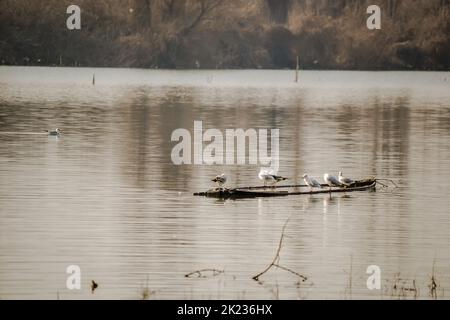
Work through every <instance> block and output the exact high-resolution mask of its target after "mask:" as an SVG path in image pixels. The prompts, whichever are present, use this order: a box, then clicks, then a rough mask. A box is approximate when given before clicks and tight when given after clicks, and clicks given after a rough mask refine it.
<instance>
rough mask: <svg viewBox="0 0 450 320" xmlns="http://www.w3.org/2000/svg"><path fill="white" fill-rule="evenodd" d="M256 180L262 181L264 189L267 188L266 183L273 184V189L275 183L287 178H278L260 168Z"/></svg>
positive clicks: (269, 171)
mask: <svg viewBox="0 0 450 320" xmlns="http://www.w3.org/2000/svg"><path fill="white" fill-rule="evenodd" d="M258 178H259V179H260V180H263V181H264V187H266V186H267V182H271V183H272V184H273V187H275V184H276V183H277V182H280V181H283V180H287V178H285V177H282V176H278V175H276V174H274V173H273V172H272V171H271V170H268V169H264V168H261V169H260V171H259V174H258Z"/></svg>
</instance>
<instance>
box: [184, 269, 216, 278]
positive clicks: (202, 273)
mask: <svg viewBox="0 0 450 320" xmlns="http://www.w3.org/2000/svg"><path fill="white" fill-rule="evenodd" d="M208 272H210V273H212V276H213V277H215V276H217V275H219V274H221V273H224V272H225V270H218V269H212V268H209V269H200V270H195V271H192V272H189V273H187V274H185V275H184V276H185V277H186V278H192V277H194V276H197V278H206V277H207V276H206V275H205V273H208Z"/></svg>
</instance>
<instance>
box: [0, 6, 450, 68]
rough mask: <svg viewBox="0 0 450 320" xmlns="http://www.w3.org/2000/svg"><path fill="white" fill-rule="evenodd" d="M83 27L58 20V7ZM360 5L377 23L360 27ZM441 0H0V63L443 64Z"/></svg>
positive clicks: (445, 9)
mask: <svg viewBox="0 0 450 320" xmlns="http://www.w3.org/2000/svg"><path fill="white" fill-rule="evenodd" d="M73 3H76V4H78V5H79V6H80V7H81V9H82V29H81V30H79V31H69V30H67V28H66V26H65V25H66V18H67V16H68V15H67V14H66V8H67V6H68V5H70V4H73ZM369 4H378V5H379V6H380V7H381V8H382V29H381V30H368V29H367V28H366V19H367V17H368V15H367V13H366V9H367V6H368V5H369ZM449 12H450V4H449V1H448V0H376V1H370V3H369V1H365V0H248V1H245V0H114V1H113V0H78V1H66V0H42V1H35V0H0V34H1V37H0V62H2V63H3V64H33V65H37V64H42V65H59V64H62V65H82V66H121V67H146V68H151V67H159V68H197V67H200V68H286V67H289V68H291V67H293V66H294V65H295V57H296V56H297V55H298V56H299V57H300V65H301V67H302V68H308V69H309V68H311V69H369V70H370V69H374V70H375V69H418V70H431V69H433V70H449V69H450V19H449V18H450V15H449Z"/></svg>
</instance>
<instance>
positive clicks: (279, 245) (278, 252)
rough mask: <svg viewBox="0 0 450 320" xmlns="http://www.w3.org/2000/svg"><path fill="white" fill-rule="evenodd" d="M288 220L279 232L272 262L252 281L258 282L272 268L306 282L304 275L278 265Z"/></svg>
mask: <svg viewBox="0 0 450 320" xmlns="http://www.w3.org/2000/svg"><path fill="white" fill-rule="evenodd" d="M289 220H290V217H289V218H287V220H286V222H285V223H284V225H283V228H282V230H281V236H280V241H279V242H278V248H277V251H276V252H275V256H274V257H273V260H272V262H271V263H270V264H269V265H268V266H267V267H266V268H265V269H264V270H263V271H261V272H260V273H258V274H257V275H256V276H254V277H253V278H252V279H253V280H255V281H259V278H260V277H261V276H262V275H263V274H265V273H266V272H268V271H269V270H270V269H271V268H272V267H276V268H280V269H282V270H285V271H287V272H290V273H292V274H294V275H296V276H297V277H299V278H300V280H301V281H302V282H305V281H306V280H308V278H307V277H305V276H304V275H302V274H300V273H298V272H295V271H293V270H291V269H289V268H286V267H284V266H281V265H280V264H279V261H280V253H281V248H282V247H283V240H284V237H285V236H286V227H287V225H288V222H289Z"/></svg>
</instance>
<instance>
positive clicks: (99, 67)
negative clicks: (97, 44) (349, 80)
mask: <svg viewBox="0 0 450 320" xmlns="http://www.w3.org/2000/svg"><path fill="white" fill-rule="evenodd" d="M0 67H38V68H39V67H42V68H93V69H136V70H167V71H245V70H261V71H271V70H273V71H283V70H285V71H292V72H294V71H295V68H292V69H288V68H281V69H280V68H217V69H214V68H145V67H126V66H83V65H81V66H73V65H63V66H58V65H46V64H0ZM302 71H355V72H409V71H411V72H450V67H449V68H448V69H439V68H437V69H402V68H398V69H396V68H391V69H350V68H349V69H345V68H343V69H333V68H329V69H313V68H304V69H303V68H301V69H300V72H302Z"/></svg>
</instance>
